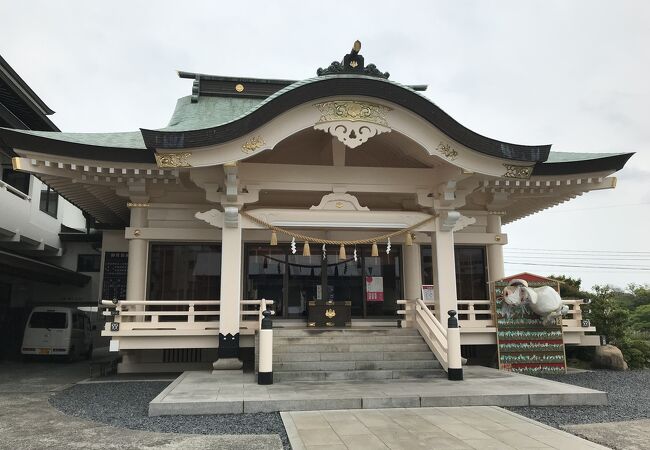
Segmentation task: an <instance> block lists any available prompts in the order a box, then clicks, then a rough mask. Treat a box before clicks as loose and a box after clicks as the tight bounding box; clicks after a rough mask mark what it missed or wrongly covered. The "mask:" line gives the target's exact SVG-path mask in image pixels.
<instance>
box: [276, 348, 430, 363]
mask: <svg viewBox="0 0 650 450" xmlns="http://www.w3.org/2000/svg"><path fill="white" fill-rule="evenodd" d="M410 360H435V357H434V356H433V353H431V350H429V348H428V347H427V350H426V351H418V352H331V353H308V352H296V353H277V352H275V351H274V352H273V361H274V362H289V361H410Z"/></svg>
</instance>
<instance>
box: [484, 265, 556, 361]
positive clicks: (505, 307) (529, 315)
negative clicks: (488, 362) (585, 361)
mask: <svg viewBox="0 0 650 450" xmlns="http://www.w3.org/2000/svg"><path fill="white" fill-rule="evenodd" d="M513 280H515V281H514V283H515V285H516V284H517V281H518V280H521V281H523V282H525V283H526V284H527V287H529V288H531V289H536V288H540V287H542V286H550V287H552V288H553V289H554V290H555V291H556V292H557V293H558V296H559V292H560V284H559V282H558V281H557V280H552V279H550V278H545V277H542V276H538V275H533V274H529V273H523V274H518V275H514V276H511V277H506V278H503V279H501V280H498V281H494V282H492V283H490V284H491V299H492V302H493V306H494V311H496V328H497V352H498V362H499V369H500V370H505V371H509V372H517V373H524V374H558V373H566V354H565V351H564V337H563V333H562V315H561V314H560V315H558V316H557V317H555V318H554V320H552V321H551V322H549V320H548V317H543V316H540V315H538V314H536V313H535V312H534V311H533V309H532V308H531V307H530V303H529V301H524V302H522V303H521V304H520V305H516V306H513V305H511V304H508V302H506V301H505V300H504V294H506V292H504V291H505V290H506V288H507V287H508V286H511V283H512V282H513ZM509 289H510V288H509ZM512 290H514V289H510V292H512ZM554 295H555V294H554ZM560 310H561V311H563V310H562V308H561V307H560Z"/></svg>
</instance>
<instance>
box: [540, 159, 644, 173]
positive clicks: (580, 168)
mask: <svg viewBox="0 0 650 450" xmlns="http://www.w3.org/2000/svg"><path fill="white" fill-rule="evenodd" d="M632 155H634V153H621V154H620V155H613V156H605V157H603V158H595V159H586V160H582V161H568V162H556V163H547V162H544V163H538V164H536V165H535V167H534V168H533V173H532V176H546V175H572V174H577V173H590V172H606V171H613V172H616V171H619V170H621V169H622V168H623V167H624V166H625V163H627V161H628V160H629V159H630V158H631V157H632Z"/></svg>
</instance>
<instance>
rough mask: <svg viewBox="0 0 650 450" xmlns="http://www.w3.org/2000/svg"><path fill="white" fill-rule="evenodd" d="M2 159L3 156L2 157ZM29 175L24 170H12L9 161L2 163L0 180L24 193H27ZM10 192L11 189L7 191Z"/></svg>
mask: <svg viewBox="0 0 650 450" xmlns="http://www.w3.org/2000/svg"><path fill="white" fill-rule="evenodd" d="M3 160H4V157H3ZM30 177H31V175H30V174H28V173H25V172H18V171H16V170H13V169H12V167H11V163H5V162H4V161H3V163H2V181H4V182H5V183H7V184H8V185H9V186H11V187H13V188H15V189H17V190H19V191H20V192H22V193H23V194H25V195H29V180H30ZM9 192H11V191H9Z"/></svg>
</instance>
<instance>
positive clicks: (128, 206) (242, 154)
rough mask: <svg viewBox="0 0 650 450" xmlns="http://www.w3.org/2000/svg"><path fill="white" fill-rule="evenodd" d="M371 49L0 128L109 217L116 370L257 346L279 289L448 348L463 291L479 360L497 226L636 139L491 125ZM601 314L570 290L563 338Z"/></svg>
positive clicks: (18, 156)
mask: <svg viewBox="0 0 650 450" xmlns="http://www.w3.org/2000/svg"><path fill="white" fill-rule="evenodd" d="M359 49H360V45H357V44H355V47H354V48H353V49H352V51H351V52H350V53H349V54H347V55H345V57H344V58H343V61H342V62H334V63H332V64H331V65H329V67H325V68H321V69H318V70H317V75H316V76H314V77H312V78H307V79H304V80H300V81H295V80H275V79H262V78H239V77H225V76H217V75H205V74H200V73H189V72H179V74H178V75H179V77H180V78H181V79H183V80H191V81H186V82H187V84H188V91H189V95H187V96H185V97H182V98H180V99H178V100H177V102H176V106H175V108H174V110H173V113H172V115H171V119H170V121H169V124H168V125H167V126H165V127H162V128H158V129H139V130H136V131H128V132H118V133H67V132H59V131H31V130H19V129H7V128H1V129H0V139H1V141H2V144H3V145H4V147H5V148H6V149H9V151H11V152H12V156H13V160H12V161H13V168H14V169H15V170H19V171H23V172H27V173H31V174H34V175H35V176H37V177H38V178H39V179H40V180H42V181H43V182H44V183H46V184H47V185H48V186H51V187H52V188H53V189H55V190H56V191H57V192H58V193H59V194H60V195H61V196H62V197H64V198H65V199H66V200H67V201H69V202H70V203H72V204H73V205H75V206H77V207H79V208H80V209H81V210H82V211H84V212H85V213H87V214H88V215H89V216H91V217H93V218H94V220H95V228H97V229H101V230H103V242H102V246H101V250H102V263H101V280H100V285H101V289H100V290H101V292H100V298H99V299H98V301H100V302H101V301H104V303H105V304H106V303H107V302H108V303H113V304H114V307H112V308H109V309H108V312H107V314H109V315H110V320H109V322H108V323H107V324H106V328H105V330H104V331H103V335H105V336H109V337H110V338H111V349H112V350H113V351H119V352H120V353H121V355H122V362H121V363H120V366H119V370H120V371H121V372H141V371H172V370H180V369H198V368H205V367H209V365H210V364H212V362H213V361H215V359H217V360H228V359H235V360H236V359H237V358H240V359H243V360H247V361H253V360H254V357H253V355H254V353H255V350H254V349H255V345H256V344H255V342H256V339H255V336H256V331H257V330H258V329H259V324H260V309H266V308H267V307H270V308H272V309H273V311H274V312H275V315H274V318H273V324H274V328H276V329H278V328H282V329H284V328H286V329H310V328H318V329H319V330H320V329H321V328H322V329H327V328H340V327H343V328H345V327H349V328H351V329H359V330H378V329H395V328H397V327H398V326H401V327H404V328H409V327H410V328H417V329H418V330H419V333H420V334H421V335H422V336H423V337H424V340H425V342H426V343H427V344H428V347H429V348H430V349H431V350H430V351H429V353H431V352H433V354H435V356H436V359H440V357H439V351H440V348H445V346H446V345H447V343H446V342H441V341H444V330H445V329H446V327H447V319H448V311H450V310H454V311H457V313H458V319H459V323H460V337H461V339H460V340H461V342H460V345H462V346H463V352H464V355H465V356H468V357H469V359H470V361H471V359H472V355H473V354H474V353H475V352H476V349H477V348H478V349H480V347H481V346H486V345H492V346H494V345H496V328H495V326H496V325H495V314H494V307H493V303H492V302H491V298H490V295H491V294H490V287H489V286H490V284H489V283H490V282H491V281H495V280H499V279H502V278H504V277H505V275H506V274H505V273H504V262H503V248H504V246H505V245H507V244H508V236H507V235H506V234H505V233H503V231H502V226H503V225H505V224H508V223H511V222H514V221H516V220H519V219H522V218H524V217H526V216H529V215H532V214H538V213H542V211H543V210H545V209H548V208H551V207H553V206H555V205H558V204H560V203H563V202H566V201H569V200H571V199H573V198H575V197H577V196H580V195H582V194H584V193H586V192H589V191H596V190H600V189H612V188H614V187H615V186H616V178H615V177H613V176H612V175H613V174H614V173H615V172H616V171H618V170H620V169H621V168H622V167H623V166H624V164H625V163H626V162H627V160H628V159H629V158H630V157H631V155H632V154H631V153H601V154H597V153H564V152H553V151H551V145H546V144H542V145H520V144H514V143H510V142H507V141H501V140H497V139H494V138H489V137H485V136H482V135H480V134H478V133H476V132H474V131H472V130H470V129H468V128H466V127H465V126H463V125H461V124H460V123H458V122H457V121H456V120H454V119H453V118H452V117H450V116H449V115H448V114H447V113H445V112H444V111H443V110H442V109H441V108H440V107H438V106H437V105H436V104H435V103H434V102H432V101H431V100H430V99H429V98H428V97H427V96H426V95H425V91H426V88H427V87H426V86H424V85H403V84H399V83H397V82H395V81H392V80H391V79H390V78H389V74H388V73H386V72H383V71H382V70H379V69H378V68H377V67H376V66H375V65H374V64H366V63H365V62H364V58H363V56H362V55H361V54H360V53H359ZM320 62H321V63H322V61H320ZM318 63H319V61H314V66H315V67H316V66H317V64H318ZM190 84H191V86H190ZM134 125H135V124H134ZM503 138H504V139H507V136H503ZM542 214H543V213H542ZM417 299H420V301H421V302H422V303H418V304H420V305H421V304H425V305H426V308H427V312H426V314H429V311H430V312H431V313H432V314H430V315H428V316H426V317H425V316H424V314H425V313H423V312H421V309H419V307H418V306H417V305H418V304H416V303H415V302H416V301H417ZM567 301H568V302H569V303H568V304H570V302H571V301H570V300H567ZM414 311H420V312H419V313H418V314H420V315H422V317H420V316H417V315H414V314H415V313H414ZM436 330H438V331H436ZM594 331H595V329H594V328H593V327H590V326H589V324H588V323H587V324H586V323H584V322H583V321H582V320H581V316H580V309H579V307H578V305H577V303H576V304H571V314H570V315H569V316H567V317H565V319H564V322H563V334H564V343H565V344H566V345H597V344H598V336H594V335H589V334H588V333H589V332H592V333H593V332H594ZM441 333H442V334H441ZM287 342H289V341H287ZM399 342H400V341H399V339H396V340H395V343H394V345H395V346H396V347H395V348H394V349H392V351H394V352H396V353H399V345H400V344H399ZM391 345H393V344H391ZM404 345H405V346H406V347H404V349H405V351H406V352H408V351H409V347H408V345H411V344H404ZM413 345H414V344H413ZM440 345H442V346H441V347H439V348H438V350H436V348H437V347H436V346H440ZM450 345H451V344H450ZM350 352H353V350H352V349H350ZM364 358H370V356H368V355H365V356H364ZM414 358H415V359H417V358H416V357H415V356H414ZM348 359H354V355H353V356H351V357H349V358H348ZM279 361H282V360H281V359H280V360H279ZM305 361H309V359H305ZM384 366H386V367H388V366H390V364H384ZM419 366H422V367H424V365H422V364H420V365H419ZM419 366H418V365H414V367H419ZM442 366H443V368H445V367H444V366H445V365H444V363H443V364H442ZM323 367H324V366H323ZM357 367H358V366H357ZM332 370H334V369H332ZM413 370H415V368H414V369H413Z"/></svg>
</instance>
